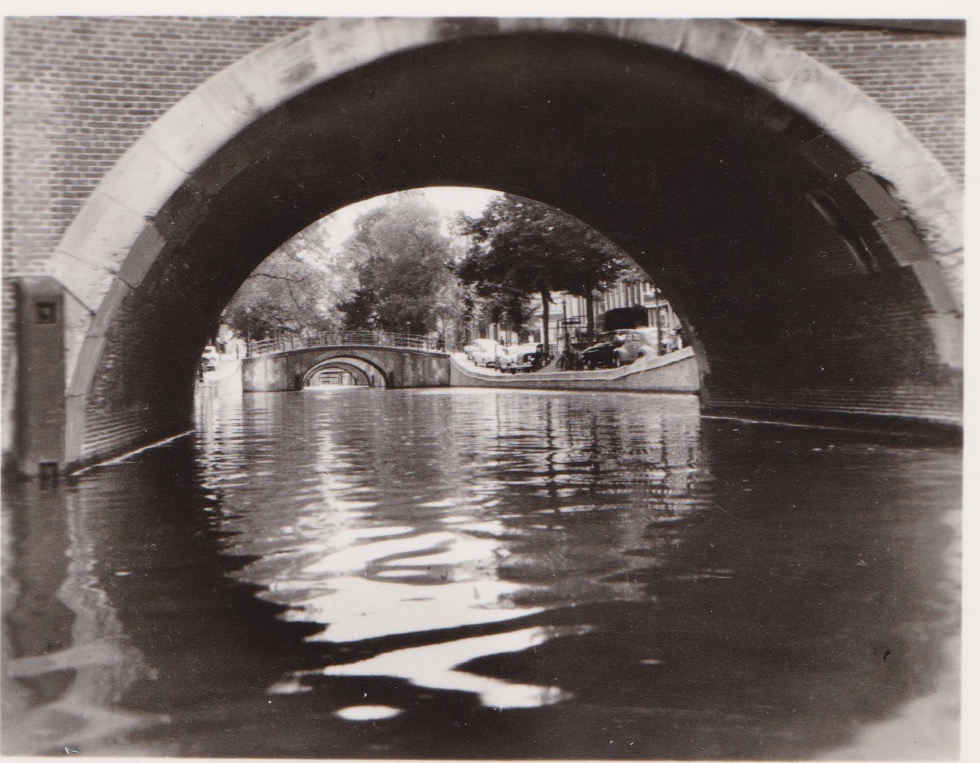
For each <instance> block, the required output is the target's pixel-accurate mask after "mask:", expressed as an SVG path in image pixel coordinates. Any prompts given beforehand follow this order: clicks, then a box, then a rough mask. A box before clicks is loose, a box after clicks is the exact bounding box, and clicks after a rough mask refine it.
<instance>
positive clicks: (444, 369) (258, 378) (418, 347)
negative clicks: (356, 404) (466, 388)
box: [242, 332, 450, 392]
mask: <svg viewBox="0 0 980 763" xmlns="http://www.w3.org/2000/svg"><path fill="white" fill-rule="evenodd" d="M327 368H337V369H338V370H343V371H347V372H348V373H350V374H351V375H352V376H353V377H354V378H355V379H356V380H357V381H358V382H359V383H362V384H366V385H368V386H370V387H446V386H449V380H450V374H449V355H448V353H446V352H444V351H441V350H439V349H436V347H435V345H434V343H432V342H431V341H429V340H428V339H427V338H426V337H421V336H415V335H411V334H390V333H386V332H351V333H344V334H330V335H323V336H319V337H316V338H314V339H310V340H306V341H302V340H295V339H294V340H289V341H266V342H257V343H251V344H250V346H249V356H248V357H247V358H245V359H244V360H243V361H242V389H243V390H244V391H245V392H283V391H288V390H299V389H303V388H304V387H306V386H307V385H308V384H310V382H311V381H312V380H313V379H314V378H315V377H316V375H317V374H319V373H320V372H321V371H323V370H324V369H327Z"/></svg>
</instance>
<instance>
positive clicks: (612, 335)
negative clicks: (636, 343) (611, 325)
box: [582, 331, 623, 368]
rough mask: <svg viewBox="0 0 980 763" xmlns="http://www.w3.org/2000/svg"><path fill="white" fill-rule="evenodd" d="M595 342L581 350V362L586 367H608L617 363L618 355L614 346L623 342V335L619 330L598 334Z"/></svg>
mask: <svg viewBox="0 0 980 763" xmlns="http://www.w3.org/2000/svg"><path fill="white" fill-rule="evenodd" d="M596 340H597V341H596V342H595V343H594V344H591V345H589V346H588V347H586V348H585V349H584V350H583V351H582V362H583V363H584V364H585V367H586V368H608V367H612V366H618V365H619V356H618V355H617V354H616V348H617V347H619V346H620V345H621V344H622V343H623V337H622V334H621V332H619V331H608V332H606V333H605V334H599V336H598V337H596Z"/></svg>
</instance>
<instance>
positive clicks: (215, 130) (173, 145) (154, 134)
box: [144, 91, 244, 174]
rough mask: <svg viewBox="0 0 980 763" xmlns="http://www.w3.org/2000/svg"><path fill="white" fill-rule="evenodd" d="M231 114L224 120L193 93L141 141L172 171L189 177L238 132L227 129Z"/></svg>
mask: <svg viewBox="0 0 980 763" xmlns="http://www.w3.org/2000/svg"><path fill="white" fill-rule="evenodd" d="M234 113H235V112H232V113H231V114H229V115H228V118H227V119H226V118H225V117H224V115H223V114H221V115H219V114H217V113H216V112H215V111H214V110H213V109H212V108H211V105H210V104H209V103H208V102H207V101H206V100H205V99H204V98H203V97H202V96H201V94H200V93H199V92H197V91H195V92H192V93H190V94H189V95H187V96H185V97H184V98H182V99H181V100H180V101H179V102H178V103H177V104H176V105H175V106H174V107H173V108H171V109H170V110H169V111H168V112H167V113H166V114H164V115H163V117H161V118H160V119H159V120H158V121H157V122H156V123H154V124H153V126H152V127H150V129H149V130H147V131H146V132H145V133H144V138H145V139H146V140H148V141H150V142H151V143H153V144H154V145H155V146H156V147H157V148H158V149H160V151H161V153H163V155H164V156H166V157H167V159H168V160H169V161H170V162H171V163H172V164H173V165H174V166H175V167H177V168H178V169H180V170H181V171H182V172H184V173H186V174H190V173H192V172H193V171H194V170H195V169H197V167H198V166H200V165H201V163H203V162H204V161H206V160H207V158H208V157H209V156H211V155H212V154H213V153H214V152H215V151H217V150H218V149H219V148H220V147H221V146H222V145H223V144H224V143H225V142H227V141H228V139H229V138H230V137H231V136H232V135H234V133H235V132H237V130H234V129H232V128H231V127H230V126H229V123H232V124H233V122H232V120H233V115H234ZM240 126H244V123H242V124H241V125H240Z"/></svg>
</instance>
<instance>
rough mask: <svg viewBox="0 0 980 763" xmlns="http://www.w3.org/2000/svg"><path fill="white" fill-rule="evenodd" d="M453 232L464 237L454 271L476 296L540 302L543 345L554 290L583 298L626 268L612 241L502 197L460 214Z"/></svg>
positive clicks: (545, 209) (555, 213) (556, 214)
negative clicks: (531, 297)
mask: <svg viewBox="0 0 980 763" xmlns="http://www.w3.org/2000/svg"><path fill="white" fill-rule="evenodd" d="M457 227H458V230H459V232H460V233H462V234H463V235H465V236H468V237H469V241H470V245H469V248H468V250H467V252H466V256H465V257H464V258H463V260H462V261H461V262H460V263H459V265H458V266H457V269H456V272H457V274H458V275H459V277H460V278H461V279H462V280H463V281H464V282H465V283H467V284H473V285H474V286H475V288H476V291H477V294H479V295H480V296H482V297H491V296H493V295H500V294H502V293H507V292H512V293H514V294H520V295H531V294H537V295H539V296H540V297H541V302H542V311H543V314H544V317H545V332H546V336H545V341H546V342H547V316H548V305H549V303H550V301H551V293H552V292H553V291H559V290H561V291H566V292H569V293H571V294H577V295H579V296H583V297H585V298H586V299H587V300H588V301H589V303H590V309H589V311H588V312H589V318H590V325H589V329H590V331H591V330H592V328H593V327H592V325H591V318H592V310H591V301H592V294H593V292H594V291H597V290H602V289H605V288H607V287H608V286H610V285H611V284H612V283H613V282H614V281H615V280H616V278H618V277H619V275H620V274H622V273H623V272H625V271H626V270H627V268H629V267H630V266H631V263H630V260H629V259H628V258H627V257H626V256H625V255H624V254H623V253H622V251H621V250H620V249H619V248H618V247H616V246H615V245H614V244H613V243H612V242H611V241H609V240H608V239H607V238H605V237H604V236H602V235H601V234H600V233H598V232H597V231H595V230H594V229H592V228H590V227H589V226H587V225H586V224H585V223H583V222H582V221H581V220H578V219H577V218H574V217H572V216H571V215H568V214H565V213H564V212H562V211H560V210H558V209H555V208H554V207H549V206H547V205H545V204H541V203H539V202H535V201H530V200H529V199H524V198H520V197H517V196H509V195H502V196H500V197H498V198H496V199H494V200H493V201H491V202H490V204H488V205H487V207H486V208H485V209H484V211H483V213H482V214H480V215H479V216H476V217H469V216H466V215H461V216H460V218H459V220H458V222H457Z"/></svg>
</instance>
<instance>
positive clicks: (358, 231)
mask: <svg viewBox="0 0 980 763" xmlns="http://www.w3.org/2000/svg"><path fill="white" fill-rule="evenodd" d="M344 247H345V250H346V251H347V252H348V253H349V254H350V255H351V257H352V258H353V261H354V262H355V263H356V265H355V266H354V270H355V273H356V277H357V284H358V285H357V287H356V289H354V290H353V294H352V296H351V297H350V298H349V299H347V300H346V301H344V302H342V303H340V304H339V305H338V309H339V310H340V311H341V312H342V313H343V314H344V325H345V327H347V328H351V329H361V328H367V329H382V330H386V331H404V332H409V333H416V334H427V333H430V332H432V331H436V330H439V329H445V327H446V326H447V325H449V324H453V323H454V322H456V321H458V319H459V317H460V315H461V314H462V311H463V305H462V304H461V303H462V299H461V296H460V294H459V285H458V283H457V282H456V279H455V277H454V276H453V273H452V270H451V264H452V262H453V254H454V243H453V240H452V239H451V238H450V237H449V236H448V235H447V234H446V233H445V232H444V231H443V225H442V220H441V217H440V215H439V212H438V210H437V209H436V207H435V206H434V205H433V204H432V203H431V202H429V201H428V200H427V199H426V198H425V197H424V196H423V195H422V194H419V193H416V192H405V193H400V194H397V195H393V196H392V197H390V199H389V200H388V201H386V203H384V204H382V205H381V206H379V207H375V208H374V209H372V210H370V211H368V212H366V213H365V214H363V215H361V217H359V218H358V219H357V221H356V222H355V224H354V233H353V234H352V235H351V237H350V238H349V239H348V241H347V242H346V243H345V245H344Z"/></svg>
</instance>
